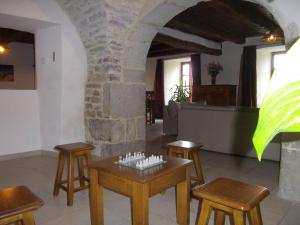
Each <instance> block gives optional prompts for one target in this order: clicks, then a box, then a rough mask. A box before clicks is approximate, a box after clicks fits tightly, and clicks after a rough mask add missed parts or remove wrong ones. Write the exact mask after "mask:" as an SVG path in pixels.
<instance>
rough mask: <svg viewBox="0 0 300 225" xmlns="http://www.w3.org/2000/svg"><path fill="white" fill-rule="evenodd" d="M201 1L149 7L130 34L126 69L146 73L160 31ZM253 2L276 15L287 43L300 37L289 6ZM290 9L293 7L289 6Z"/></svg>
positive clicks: (124, 65)
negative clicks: (148, 54)
mask: <svg viewBox="0 0 300 225" xmlns="http://www.w3.org/2000/svg"><path fill="white" fill-rule="evenodd" d="M201 1H203V0H193V1H180V0H169V1H160V2H159V3H157V2H156V5H155V6H153V7H152V8H151V7H150V8H151V9H150V10H148V11H147V12H145V13H144V14H142V15H141V16H140V18H139V19H138V20H137V21H136V23H135V25H134V26H133V27H132V29H131V30H130V31H129V32H128V34H129V35H128V37H127V38H126V39H127V40H126V41H125V51H124V53H123V57H122V58H123V67H124V68H126V69H129V68H130V69H138V70H144V67H145V62H146V58H147V53H148V50H149V47H150V45H151V41H152V39H153V38H154V36H155V35H156V33H157V32H158V31H159V29H161V28H162V27H163V26H164V25H165V24H166V23H167V22H168V21H170V20H171V19H172V18H173V17H174V16H176V15H178V14H179V13H180V12H182V11H184V10H186V9H187V8H189V7H192V6H194V5H195V4H197V3H199V2H201ZM250 1H251V2H254V3H256V4H260V5H262V6H264V7H265V8H266V9H268V10H269V12H271V13H272V14H273V16H274V18H275V19H276V20H277V22H278V23H279V25H280V26H281V27H282V29H283V31H284V34H285V38H286V41H290V40H292V39H293V38H295V37H297V36H298V35H299V33H300V32H299V26H300V24H297V23H296V22H293V21H297V20H293V19H294V17H295V16H297V15H295V14H292V15H290V14H288V13H287V11H286V10H285V8H286V5H283V4H280V3H278V4H277V5H276V4H273V3H271V2H266V1H259V0H250ZM296 4H297V3H296ZM298 5H299V6H300V3H298ZM299 6H298V7H299ZM288 8H292V7H291V6H289V7H288Z"/></svg>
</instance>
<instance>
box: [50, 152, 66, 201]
mask: <svg viewBox="0 0 300 225" xmlns="http://www.w3.org/2000/svg"><path fill="white" fill-rule="evenodd" d="M64 165H65V156H64V155H63V154H62V153H59V158H58V164H57V171H56V177H55V183H54V190H53V195H54V196H57V195H58V193H59V185H60V183H61V178H62V175H63V171H64Z"/></svg>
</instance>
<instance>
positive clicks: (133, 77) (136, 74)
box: [123, 69, 145, 83]
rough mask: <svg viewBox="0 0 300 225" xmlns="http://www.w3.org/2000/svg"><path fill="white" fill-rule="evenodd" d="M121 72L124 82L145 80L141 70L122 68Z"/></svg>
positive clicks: (142, 81)
mask: <svg viewBox="0 0 300 225" xmlns="http://www.w3.org/2000/svg"><path fill="white" fill-rule="evenodd" d="M123 74H124V80H125V81H126V82H139V83H144V82H145V72H144V71H143V70H132V69H124V72H123Z"/></svg>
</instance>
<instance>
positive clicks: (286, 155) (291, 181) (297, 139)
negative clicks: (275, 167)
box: [279, 133, 300, 201]
mask: <svg viewBox="0 0 300 225" xmlns="http://www.w3.org/2000/svg"><path fill="white" fill-rule="evenodd" d="M299 173H300V134H297V133H287V134H282V147H281V165H280V176H279V195H280V197H282V198H285V199H288V200H293V201H300V176H299Z"/></svg>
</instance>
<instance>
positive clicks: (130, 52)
mask: <svg viewBox="0 0 300 225" xmlns="http://www.w3.org/2000/svg"><path fill="white" fill-rule="evenodd" d="M150 44H151V42H130V43H128V44H127V47H126V48H125V49H124V55H123V56H124V59H123V61H124V66H125V67H126V68H135V69H138V70H144V69H145V65H146V60H147V54H148V50H149V48H150Z"/></svg>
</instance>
